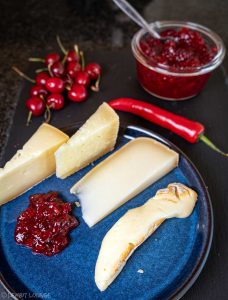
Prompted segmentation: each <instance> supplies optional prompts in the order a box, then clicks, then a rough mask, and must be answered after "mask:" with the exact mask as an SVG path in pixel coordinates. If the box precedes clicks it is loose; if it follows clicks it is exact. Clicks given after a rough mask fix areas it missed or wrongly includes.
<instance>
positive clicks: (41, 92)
mask: <svg viewBox="0 0 228 300" xmlns="http://www.w3.org/2000/svg"><path fill="white" fill-rule="evenodd" d="M47 94H48V91H47V90H46V89H45V88H44V87H43V86H42V85H34V86H33V87H32V88H31V90H30V97H39V96H47Z"/></svg>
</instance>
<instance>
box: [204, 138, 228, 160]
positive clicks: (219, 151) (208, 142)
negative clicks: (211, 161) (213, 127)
mask: <svg viewBox="0 0 228 300" xmlns="http://www.w3.org/2000/svg"><path fill="white" fill-rule="evenodd" d="M199 140H200V141H202V142H203V143H204V144H206V145H207V146H208V147H210V148H211V149H212V150H214V151H216V152H218V153H220V154H222V155H224V156H228V153H225V152H223V151H222V150H220V149H219V148H218V147H217V146H215V144H213V143H212V141H210V140H209V139H208V138H207V137H206V136H205V135H204V134H202V135H200V137H199Z"/></svg>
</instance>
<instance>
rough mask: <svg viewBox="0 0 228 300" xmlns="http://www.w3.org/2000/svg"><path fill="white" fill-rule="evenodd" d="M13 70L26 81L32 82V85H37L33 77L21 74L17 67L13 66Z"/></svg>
mask: <svg viewBox="0 0 228 300" xmlns="http://www.w3.org/2000/svg"><path fill="white" fill-rule="evenodd" d="M12 69H13V70H14V71H15V72H16V73H17V74H18V75H19V76H21V77H23V78H24V79H26V80H28V81H30V82H32V83H35V80H34V79H32V78H31V77H29V76H27V75H26V74H24V73H23V72H21V71H20V70H19V69H18V68H17V67H15V66H12Z"/></svg>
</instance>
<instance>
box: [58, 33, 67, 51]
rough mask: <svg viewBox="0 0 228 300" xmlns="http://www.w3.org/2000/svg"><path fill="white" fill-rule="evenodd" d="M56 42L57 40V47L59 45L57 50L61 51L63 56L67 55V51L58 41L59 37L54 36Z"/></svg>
mask: <svg viewBox="0 0 228 300" xmlns="http://www.w3.org/2000/svg"><path fill="white" fill-rule="evenodd" d="M56 40H57V43H58V45H59V48H60V49H61V51H62V52H63V54H65V55H66V54H67V51H66V49H65V48H64V46H63V44H62V42H61V40H60V37H59V36H58V35H57V36H56Z"/></svg>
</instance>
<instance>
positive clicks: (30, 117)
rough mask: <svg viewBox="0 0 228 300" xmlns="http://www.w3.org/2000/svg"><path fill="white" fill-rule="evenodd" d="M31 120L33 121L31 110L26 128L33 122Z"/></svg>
mask: <svg viewBox="0 0 228 300" xmlns="http://www.w3.org/2000/svg"><path fill="white" fill-rule="evenodd" d="M31 119H32V112H31V110H30V111H29V113H28V118H27V122H26V126H29V124H30V122H31Z"/></svg>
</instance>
